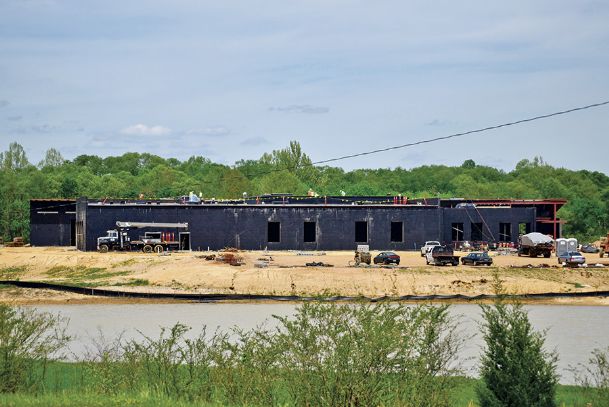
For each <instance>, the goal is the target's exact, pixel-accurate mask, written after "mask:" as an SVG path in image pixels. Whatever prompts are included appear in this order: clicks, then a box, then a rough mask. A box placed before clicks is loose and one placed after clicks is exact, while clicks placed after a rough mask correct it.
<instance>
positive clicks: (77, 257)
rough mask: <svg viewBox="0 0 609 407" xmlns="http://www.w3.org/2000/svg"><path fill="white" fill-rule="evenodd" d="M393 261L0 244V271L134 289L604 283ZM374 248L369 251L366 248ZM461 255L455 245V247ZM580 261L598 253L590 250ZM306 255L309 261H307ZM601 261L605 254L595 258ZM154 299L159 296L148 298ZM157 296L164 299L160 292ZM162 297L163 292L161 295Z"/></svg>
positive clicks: (489, 290)
mask: <svg viewBox="0 0 609 407" xmlns="http://www.w3.org/2000/svg"><path fill="white" fill-rule="evenodd" d="M397 253H398V254H399V255H400V256H401V263H400V266H399V267H378V266H377V267H353V266H351V265H350V264H352V263H353V262H352V260H353V253H352V252H345V251H335V252H325V253H319V252H296V251H294V252H289V251H284V252H265V251H247V252H238V253H230V255H233V256H237V257H238V258H239V259H240V260H239V263H241V265H239V266H235V265H230V264H227V263H224V262H219V261H217V260H211V258H212V257H214V256H216V258H217V257H218V256H219V255H222V253H216V252H186V253H171V254H170V255H156V254H143V253H105V254H101V253H92V252H78V251H76V250H73V249H66V248H39V247H35V248H32V247H28V248H6V247H5V248H1V249H0V279H2V280H17V279H18V280H21V281H46V282H53V283H59V284H67V285H77V286H83V287H99V288H104V289H108V290H121V291H134V292H144V293H187V294H255V295H277V296H301V297H304V296H333V295H341V296H349V297H370V298H371V297H383V296H387V297H400V296H404V295H419V296H425V295H455V294H462V295H467V296H476V295H481V294H493V285H492V281H493V278H494V275H495V273H498V274H499V276H500V279H501V280H502V282H503V285H504V288H505V289H506V290H507V292H509V293H510V294H516V295H522V294H536V293H548V292H554V293H585V292H592V291H607V290H609V267H588V268H586V269H584V268H577V269H571V268H565V267H562V266H559V265H558V262H557V260H556V259H555V258H550V259H545V258H528V257H518V256H516V255H500V254H498V253H491V254H492V255H493V260H494V265H493V266H492V267H486V266H478V267H471V266H468V267H466V266H462V265H460V266H458V267H434V266H427V265H426V264H425V260H424V258H422V257H420V254H419V253H418V252H397ZM374 254H376V252H373V255H374ZM456 254H458V255H464V253H456ZM588 256H590V258H589V261H591V263H596V262H597V261H599V260H601V259H599V258H598V256H597V255H588ZM306 263H314V264H315V265H314V266H307V265H306ZM604 263H608V262H607V259H604ZM139 301H144V302H149V301H150V300H142V299H125V298H119V299H116V298H104V297H90V296H83V295H80V294H75V293H63V292H58V291H50V290H32V289H25V288H15V287H10V286H4V287H0V302H4V303H7V302H9V303H17V304H44V303H77V304H78V303H106V302H108V303H122V302H129V303H131V302H139ZM152 301H153V302H160V301H159V300H152ZM163 301H165V300H163ZM167 301H171V300H167ZM535 302H536V303H540V302H541V303H547V304H561V305H564V304H574V305H609V299H608V298H606V297H604V298H554V299H541V300H535Z"/></svg>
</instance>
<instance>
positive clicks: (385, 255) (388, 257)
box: [374, 252, 400, 264]
mask: <svg viewBox="0 0 609 407" xmlns="http://www.w3.org/2000/svg"><path fill="white" fill-rule="evenodd" d="M379 263H382V264H400V256H398V255H397V254H395V253H394V252H381V253H379V254H378V255H377V256H376V257H375V258H374V264H379Z"/></svg>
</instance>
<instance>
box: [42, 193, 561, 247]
mask: <svg viewBox="0 0 609 407" xmlns="http://www.w3.org/2000/svg"><path fill="white" fill-rule="evenodd" d="M46 202H50V201H46ZM548 202H549V201H514V200H501V201H475V200H474V201H472V200H468V201H465V200H461V199H437V198H436V199H427V200H408V201H407V200H406V199H404V198H402V197H395V198H394V197H322V198H308V197H292V196H269V197H260V198H256V199H246V200H241V201H223V202H215V201H204V202H197V203H190V202H184V201H168V200H152V201H144V200H139V201H137V200H89V199H85V198H81V199H79V200H78V201H77V202H75V203H74V205H75V214H74V217H73V219H68V218H66V217H65V216H66V215H69V214H66V215H61V214H60V213H57V214H43V213H35V212H38V210H36V209H34V210H33V212H32V218H31V221H32V234H31V235H32V244H35V245H66V242H67V241H68V237H66V236H68V235H66V233H67V232H66V230H67V228H68V226H67V225H70V226H69V241H70V244H75V245H76V246H77V248H78V249H79V250H85V251H90V250H96V249H97V238H98V237H99V236H104V235H105V234H106V231H107V230H113V229H115V228H116V222H117V221H120V222H148V223H150V222H156V223H188V225H189V227H188V230H183V229H180V230H177V229H176V230H171V229H163V230H154V229H155V228H146V229H141V230H137V231H135V230H134V231H130V233H132V234H133V236H132V238H137V235H138V234H139V235H143V234H144V233H145V232H166V233H174V234H175V238H176V240H177V239H179V241H180V244H181V248H182V249H184V250H207V249H211V250H217V249H222V248H224V247H237V248H240V249H245V250H260V249H265V248H266V249H269V250H353V249H355V247H357V245H359V244H367V245H369V246H370V249H372V250H417V249H418V248H420V247H421V246H422V245H423V244H424V243H425V241H427V240H438V241H440V242H443V243H453V242H461V241H466V240H467V241H485V242H506V243H507V242H517V240H518V236H519V234H521V233H528V232H534V231H538V232H541V233H549V234H552V231H553V230H554V229H556V234H555V235H554V236H557V237H558V236H560V220H559V219H558V218H556V213H555V211H554V210H557V209H559V208H560V206H562V205H563V204H564V202H565V201H551V202H549V203H548ZM37 205H38V203H36V204H34V205H33V206H32V207H33V208H38V206H37ZM66 208H67V207H66ZM555 208H556V209H555ZM548 210H549V211H550V212H548ZM40 211H42V212H45V211H43V210H40ZM47 212H50V210H47ZM57 212H60V211H59V210H58V211H57ZM68 212H71V211H68ZM53 216H57V217H53ZM549 219H552V221H553V222H555V223H553V224H548V223H547V222H548V220H549ZM43 221H44V223H43ZM53 222H56V223H53ZM548 225H550V226H549V227H548ZM58 236H61V237H60V238H59V237H58ZM45 242H47V243H45Z"/></svg>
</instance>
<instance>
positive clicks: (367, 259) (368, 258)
mask: <svg viewBox="0 0 609 407" xmlns="http://www.w3.org/2000/svg"><path fill="white" fill-rule="evenodd" d="M353 261H354V262H355V265H356V266H359V265H360V264H361V263H366V264H368V265H370V263H371V262H372V255H371V254H370V247H369V246H368V245H358V246H357V250H355V256H354V258H353Z"/></svg>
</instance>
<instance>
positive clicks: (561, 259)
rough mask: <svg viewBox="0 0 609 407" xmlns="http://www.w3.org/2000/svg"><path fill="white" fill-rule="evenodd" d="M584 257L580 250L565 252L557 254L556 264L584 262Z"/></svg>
mask: <svg viewBox="0 0 609 407" xmlns="http://www.w3.org/2000/svg"><path fill="white" fill-rule="evenodd" d="M585 262H586V258H585V257H584V256H582V254H581V253H580V252H565V253H562V254H559V255H558V264H562V263H565V264H567V265H568V266H570V265H575V264H584V263H585Z"/></svg>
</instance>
